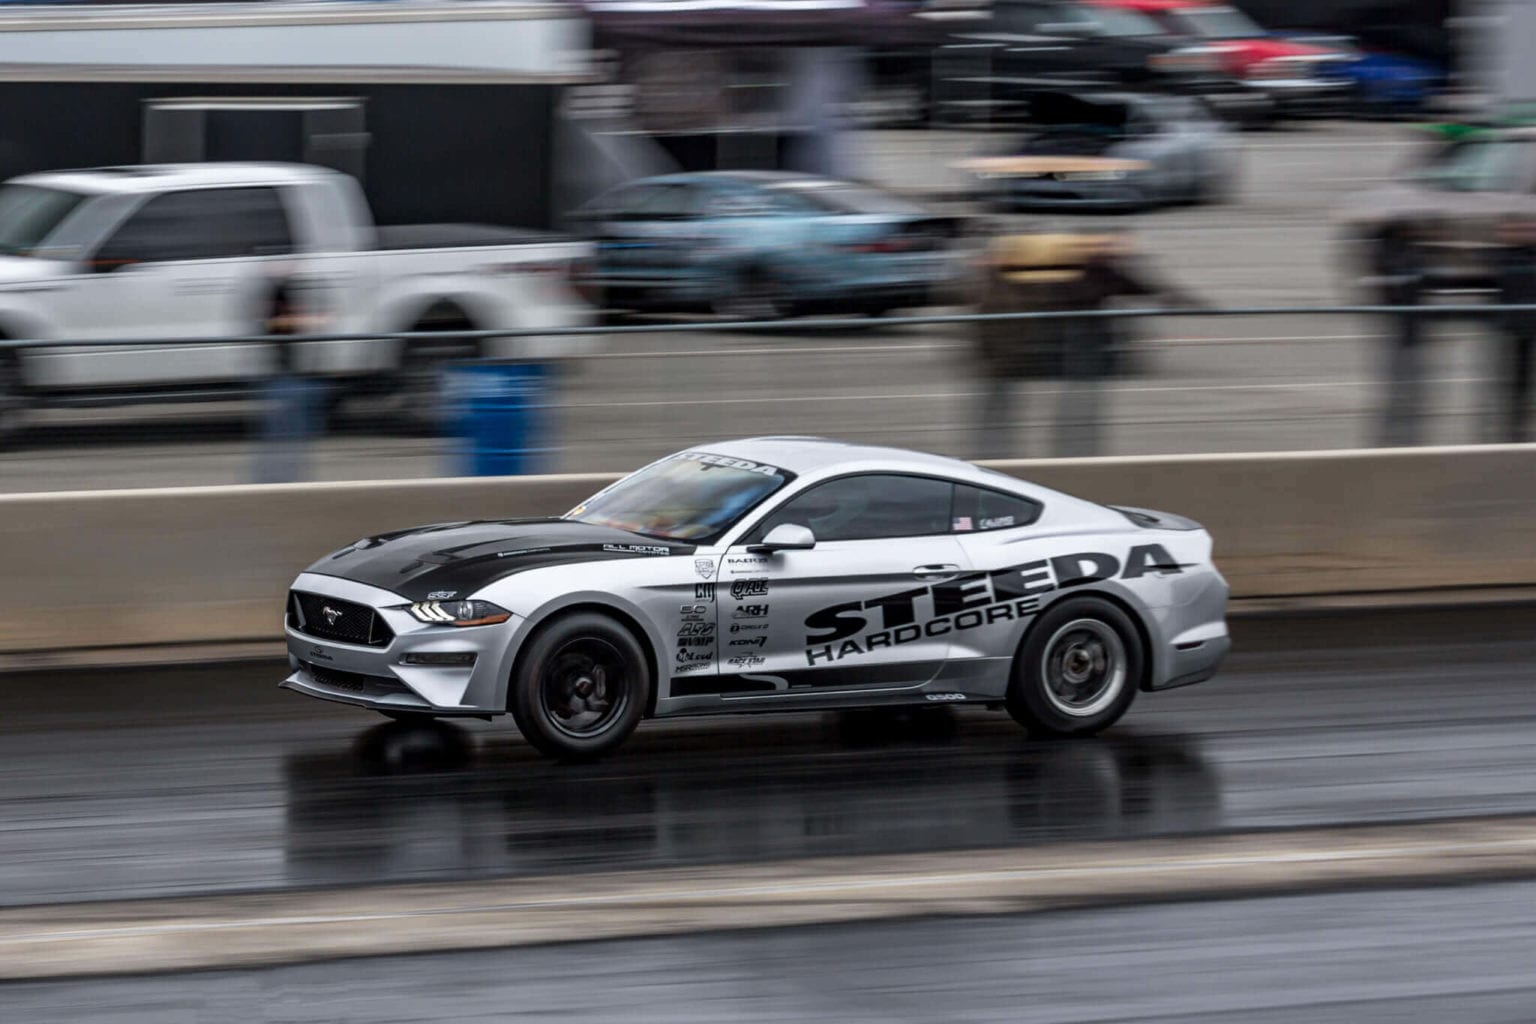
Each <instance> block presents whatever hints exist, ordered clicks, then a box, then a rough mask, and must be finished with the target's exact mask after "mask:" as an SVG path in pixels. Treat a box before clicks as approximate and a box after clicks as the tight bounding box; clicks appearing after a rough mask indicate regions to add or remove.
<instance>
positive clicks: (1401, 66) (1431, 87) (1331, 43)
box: [1277, 32, 1448, 116]
mask: <svg viewBox="0 0 1536 1024" xmlns="http://www.w3.org/2000/svg"><path fill="white" fill-rule="evenodd" d="M1277 35H1278V36H1280V37H1281V38H1285V39H1290V40H1292V41H1293V42H1298V43H1303V44H1307V45H1313V46H1323V47H1327V48H1330V49H1333V50H1337V51H1338V52H1340V53H1342V54H1344V55H1345V56H1346V57H1348V58H1349V59H1348V60H1339V61H1331V62H1329V63H1327V64H1324V65H1322V66H1321V67H1320V68H1319V73H1321V74H1322V75H1324V76H1326V77H1331V78H1336V79H1339V80H1340V81H1342V82H1344V83H1345V84H1346V85H1347V86H1348V88H1349V94H1348V95H1349V99H1348V101H1347V108H1348V109H1350V110H1352V111H1355V112H1357V113H1361V114H1366V115H1372V116H1393V115H1412V114H1417V113H1420V112H1421V111H1423V110H1424V108H1425V107H1426V106H1428V105H1429V103H1430V101H1431V100H1433V99H1434V98H1435V96H1436V95H1437V94H1438V93H1439V92H1440V91H1441V90H1442V89H1444V88H1445V86H1446V83H1447V78H1448V72H1447V70H1446V67H1445V65H1444V64H1442V63H1438V62H1436V61H1432V60H1426V59H1424V58H1422V57H1411V56H1408V55H1407V54H1403V53H1396V52H1393V51H1389V50H1380V49H1375V48H1371V47H1367V46H1364V45H1362V44H1361V43H1360V42H1358V41H1357V40H1355V39H1354V38H1352V37H1350V36H1336V35H1323V34H1319V33H1313V32H1280V33H1277Z"/></svg>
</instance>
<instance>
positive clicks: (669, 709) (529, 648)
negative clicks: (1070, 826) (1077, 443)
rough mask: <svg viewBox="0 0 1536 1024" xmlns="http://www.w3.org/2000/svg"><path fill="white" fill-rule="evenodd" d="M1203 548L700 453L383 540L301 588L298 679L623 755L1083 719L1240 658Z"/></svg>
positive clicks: (879, 455) (1102, 510) (952, 476)
mask: <svg viewBox="0 0 1536 1024" xmlns="http://www.w3.org/2000/svg"><path fill="white" fill-rule="evenodd" d="M1226 603H1227V584H1226V581H1225V580H1223V579H1222V577H1221V574H1220V573H1219V572H1217V570H1216V568H1215V566H1214V565H1212V564H1211V538H1210V536H1209V535H1208V534H1207V533H1206V532H1205V531H1204V530H1203V529H1202V528H1201V527H1200V526H1199V525H1197V524H1196V523H1193V522H1190V521H1189V520H1187V519H1182V518H1180V517H1179V516H1175V515H1169V514H1167V513H1163V512H1150V511H1146V510H1142V509H1134V508H1112V507H1106V506H1103V505H1096V504H1094V503H1092V502H1088V501H1083V500H1081V499H1078V498H1073V497H1070V496H1068V495H1066V494H1062V493H1060V492H1057V491H1052V490H1048V489H1046V488H1044V487H1038V486H1035V485H1034V484H1030V483H1027V482H1024V481H1021V480H1016V479H1014V478H1012V477H1009V476H1005V475H1003V474H1000V473H996V472H993V471H990V470H986V469H981V468H978V467H976V466H972V465H970V464H969V463H965V462H959V461H956V460H954V459H947V458H941V457H939V456H935V455H924V454H920V453H917V452H908V451H900V450H897V449H892V448H874V447H863V446H858V445H851V444H843V443H839V442H836V441H827V440H822V439H819V438H802V437H760V438H752V439H750V440H741V441H729V442H724V443H721V444H713V445H708V446H705V447H701V448H691V449H689V450H687V451H683V452H678V453H677V454H675V455H670V456H668V457H666V458H664V459H661V460H660V461H658V462H653V463H651V464H650V465H649V466H646V467H645V468H643V469H640V470H638V471H637V472H634V473H631V474H630V475H629V476H627V477H624V478H623V479H622V480H620V481H618V482H617V483H615V484H613V485H611V486H609V487H607V488H605V489H603V490H602V491H599V492H598V493H597V494H595V495H593V496H592V497H591V498H590V499H588V500H587V501H586V502H585V503H583V504H581V505H578V506H577V507H576V508H574V509H572V510H571V511H570V512H568V513H566V514H565V515H564V516H562V517H560V518H550V519H512V520H500V521H490V522H459V523H440V524H437V525H434V526H424V527H421V528H419V529H414V530H405V531H401V532H397V533H386V534H380V535H378V536H374V537H365V538H364V539H362V540H359V541H357V542H356V543H355V544H352V545H350V546H348V547H345V548H343V549H341V550H340V551H337V552H335V553H333V554H330V555H327V556H326V557H324V558H322V559H320V560H319V561H318V562H316V563H315V564H314V565H312V566H310V567H309V568H308V569H307V570H305V571H304V572H303V573H302V574H300V576H299V577H298V579H296V580H295V581H294V583H293V590H292V592H291V593H290V594H289V597H288V606H287V629H286V631H287V637H288V652H289V662H290V665H291V667H292V670H293V671H292V674H291V675H290V676H289V677H288V679H287V680H286V681H285V682H284V683H283V685H284V686H285V687H287V688H289V689H292V690H297V691H298V692H300V693H305V694H309V695H310V696H313V697H320V698H323V699H326V700H333V701H340V702H343V703H347V704H355V705H358V706H361V707H366V708H372V709H374V710H376V711H381V712H383V713H385V714H387V715H391V716H397V717H412V716H426V717H433V716H436V717H447V716H489V715H500V714H504V713H510V714H511V715H512V717H513V719H514V720H515V721H516V722H517V725H518V728H519V729H520V730H521V731H522V733H523V735H524V736H525V737H526V738H527V739H528V741H529V742H530V743H532V744H533V745H534V746H535V747H537V748H538V749H539V750H541V751H543V752H544V753H546V754H548V755H550V756H553V757H559V758H570V759H575V758H584V757H594V756H598V755H601V754H605V753H607V752H609V751H611V750H612V749H614V748H615V747H617V746H618V745H619V744H620V743H622V742H623V741H624V740H625V738H627V737H628V736H629V734H630V732H632V731H633V730H634V728H635V726H636V725H638V724H639V722H640V720H641V719H642V718H646V717H656V718H662V717H669V716H674V715H698V714H713V713H728V712H733V711H804V710H816V709H826V708H851V707H871V706H893V705H913V704H917V705H923V704H932V703H948V702H954V703H976V704H982V705H985V706H987V707H991V708H999V709H1003V708H1005V709H1007V711H1008V712H1009V714H1011V715H1012V716H1013V717H1014V719H1016V720H1017V721H1018V722H1019V723H1020V724H1022V725H1023V726H1024V727H1025V728H1027V729H1028V730H1029V731H1030V732H1031V733H1035V734H1039V735H1087V734H1092V733H1096V732H1098V731H1100V730H1102V729H1104V728H1106V727H1108V726H1109V725H1111V724H1113V723H1114V722H1115V721H1116V720H1118V719H1119V718H1120V716H1121V715H1123V714H1124V713H1125V711H1126V709H1127V708H1128V707H1130V704H1131V701H1132V700H1133V699H1134V698H1135V696H1136V692H1137V691H1138V690H1165V689H1169V688H1171V687H1175V686H1183V685H1186V684H1189V683H1197V682H1201V681H1203V680H1206V679H1209V678H1210V677H1211V676H1212V675H1213V674H1214V673H1215V671H1216V668H1217V666H1218V665H1219V664H1220V662H1221V660H1222V658H1223V657H1224V656H1225V654H1226V652H1227V648H1228V645H1229V641H1228V638H1227V627H1226V622H1225V619H1224V614H1225V611H1226Z"/></svg>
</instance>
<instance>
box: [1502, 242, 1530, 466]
mask: <svg viewBox="0 0 1536 1024" xmlns="http://www.w3.org/2000/svg"><path fill="white" fill-rule="evenodd" d="M1498 240H1499V242H1500V243H1501V248H1500V249H1499V252H1498V260H1499V304H1500V305H1503V306H1530V305H1536V217H1521V218H1516V219H1511V220H1508V221H1506V222H1505V223H1504V224H1502V225H1501V226H1500V229H1499V234H1498ZM1499 328H1500V334H1501V335H1502V337H1501V338H1500V341H1501V342H1502V347H1503V356H1504V358H1503V359H1502V360H1501V361H1500V362H1501V363H1502V364H1503V365H1502V372H1499V371H1498V370H1496V371H1495V374H1494V380H1495V381H1496V382H1497V384H1496V386H1497V387H1498V400H1497V401H1496V402H1495V404H1494V408H1495V409H1496V410H1497V416H1498V421H1497V422H1498V429H1497V432H1496V434H1495V436H1494V438H1493V440H1495V441H1508V442H1511V443H1520V444H1523V443H1524V442H1526V441H1529V440H1530V439H1531V436H1530V433H1531V431H1530V421H1531V371H1532V359H1531V356H1532V351H1531V350H1532V347H1533V345H1536V313H1517V312H1506V313H1502V314H1500V315H1499Z"/></svg>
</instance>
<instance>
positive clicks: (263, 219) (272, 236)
mask: <svg viewBox="0 0 1536 1024" xmlns="http://www.w3.org/2000/svg"><path fill="white" fill-rule="evenodd" d="M292 251H293V238H292V235H291V234H290V233H289V228H288V215H287V213H286V212H285V211H284V209H283V204H282V199H281V198H280V197H279V196H278V194H277V190H276V189H272V188H220V189H198V190H193V191H186V192H167V193H166V194H164V195H160V196H155V197H154V198H153V199H150V200H149V201H148V202H146V203H145V204H144V205H143V206H141V207H139V208H138V210H136V211H135V212H134V213H133V214H132V215H131V216H130V217H129V218H128V219H127V220H126V221H124V222H123V223H122V224H121V225H120V226H119V227H118V229H117V231H116V232H114V233H113V235H112V237H111V238H109V239H108V240H107V241H106V242H105V243H104V244H103V245H102V247H101V249H100V250H99V251H98V252H97V254H96V258H97V260H98V261H100V262H107V263H152V262H157V261H164V260H206V259H220V258H225V257H231V256H274V255H281V254H283V253H288V252H292Z"/></svg>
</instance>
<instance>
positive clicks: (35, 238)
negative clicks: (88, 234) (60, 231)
mask: <svg viewBox="0 0 1536 1024" xmlns="http://www.w3.org/2000/svg"><path fill="white" fill-rule="evenodd" d="M84 199H85V196H83V195H81V194H80V193H78V192H65V191H63V190H61V189H56V188H40V187H38V186H36V185H5V186H3V187H0V253H4V254H5V255H7V256H30V255H32V252H33V250H34V249H36V248H37V247H38V246H39V245H40V244H42V242H43V241H45V240H46V239H47V238H48V236H49V235H51V234H53V229H54V228H56V227H58V226H59V224H61V223H62V222H63V220H64V218H65V217H67V216H69V214H70V211H71V210H73V209H74V208H75V207H77V206H79V205H80V203H81V202H82V201H83V200H84Z"/></svg>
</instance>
